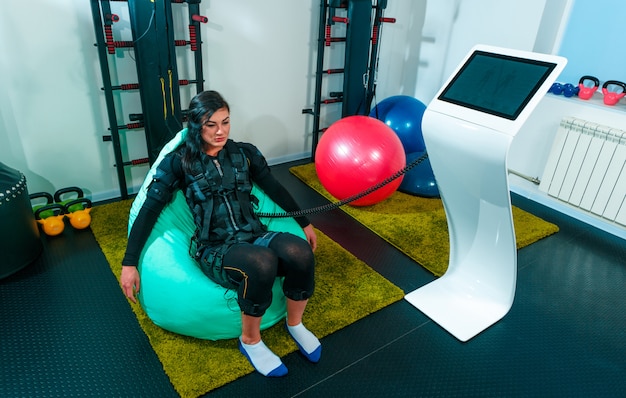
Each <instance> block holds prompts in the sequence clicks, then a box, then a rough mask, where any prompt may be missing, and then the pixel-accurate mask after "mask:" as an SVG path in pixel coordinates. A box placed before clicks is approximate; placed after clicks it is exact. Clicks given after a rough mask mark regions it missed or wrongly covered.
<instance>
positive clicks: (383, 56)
mask: <svg viewBox="0 0 626 398" xmlns="http://www.w3.org/2000/svg"><path fill="white" fill-rule="evenodd" d="M545 1H546V0H528V1H524V2H502V1H499V0H464V1H460V0H431V1H426V0H390V1H389V4H388V8H387V10H386V12H385V16H387V17H393V18H396V19H397V22H396V23H395V24H384V25H383V30H382V37H381V44H380V54H379V55H380V57H379V69H378V74H377V76H376V81H377V94H376V101H381V100H383V99H384V98H387V97H389V96H391V95H397V94H406V95H415V96H416V97H417V98H420V99H422V100H424V101H425V100H426V99H427V98H428V96H429V95H432V94H433V93H434V91H433V90H436V88H438V87H439V85H440V84H441V82H442V81H443V79H444V78H445V77H447V74H448V73H450V71H451V70H452V68H453V67H454V66H455V65H456V63H457V62H458V60H460V59H461V57H462V56H463V55H465V53H466V51H467V49H468V48H469V47H471V45H473V44H476V43H478V42H484V43H487V44H495V45H503V46H508V47H515V48H521V49H532V48H533V44H534V42H535V40H536V36H537V31H538V29H539V25H540V24H543V23H545V21H542V18H541V17H542V10H543V7H544V4H545ZM111 5H112V7H114V8H115V9H114V12H116V13H118V14H120V17H121V20H120V22H118V23H116V24H114V33H115V40H130V39H131V32H130V26H129V23H128V16H127V12H126V11H124V10H125V3H124V2H111ZM200 8H201V13H202V14H203V15H205V16H207V17H208V18H209V23H208V24H204V25H202V31H201V33H202V39H203V46H202V52H203V58H204V68H203V69H204V71H203V72H204V76H205V80H206V81H205V88H207V89H209V88H210V89H216V90H219V91H221V92H222V93H223V94H224V96H225V97H226V98H227V100H228V101H229V102H230V104H231V107H232V116H233V130H232V132H231V133H232V136H233V138H234V139H237V140H246V141H251V142H253V143H255V144H256V145H258V146H259V148H260V149H261V150H262V151H263V152H264V154H265V155H266V157H267V158H268V160H269V161H270V162H273V163H276V162H282V161H287V160H292V159H297V158H303V157H308V156H309V155H310V147H311V129H312V117H311V116H308V115H303V114H302V109H304V108H311V107H312V106H313V101H314V72H315V62H316V49H317V32H318V21H319V15H318V13H319V9H320V3H319V1H318V0H308V1H304V0H299V1H285V0H283V1H277V0H268V1H263V2H260V1H258V0H228V1H216V0H204V1H203V2H202V3H201V6H200ZM2 9H3V10H2V12H0V51H1V52H2V54H3V56H2V57H1V58H0V85H1V87H2V90H0V161H1V162H3V163H5V164H7V165H9V166H11V167H13V168H16V169H18V170H20V171H22V172H23V173H24V174H25V175H26V177H27V181H28V186H29V191H30V192H31V193H32V192H37V191H47V192H51V193H52V192H54V191H56V190H57V189H60V188H63V187H67V186H79V187H81V188H83V189H84V190H85V191H86V192H87V194H88V195H89V196H90V197H92V199H94V200H101V199H106V198H113V197H116V196H119V188H118V183H117V176H116V171H115V167H114V163H115V161H114V158H113V151H112V147H111V143H109V142H103V140H102V137H103V135H107V134H108V131H107V128H108V121H107V114H106V107H105V104H104V95H103V93H102V91H101V87H102V76H101V74H100V67H99V60H98V55H97V50H96V48H95V46H94V43H95V34H94V27H93V21H92V16H91V9H90V5H89V2H87V1H81V2H77V1H75V0H30V1H28V2H17V1H12V2H7V3H6V4H4V3H3V6H2ZM173 10H174V22H175V29H176V31H177V33H176V34H175V36H176V38H187V37H188V33H187V27H186V5H184V4H182V5H180V4H174V5H173ZM433 10H434V11H433ZM442 21H443V23H440V22H442ZM555 23H558V21H555ZM333 29H337V33H336V35H337V36H340V35H341V27H336V28H333ZM327 51H328V52H327V53H326V54H327V55H326V56H325V63H326V67H337V68H340V67H342V51H341V48H340V45H337V46H334V47H333V48H331V49H328V50H327ZM177 54H178V56H179V60H180V62H179V77H180V78H181V79H183V78H191V76H189V74H190V73H191V72H192V70H191V61H190V57H189V52H188V51H185V50H183V49H179V50H177ZM110 62H111V65H112V71H113V73H114V74H117V76H114V84H116V83H117V84H119V83H132V82H135V81H136V72H135V70H134V60H133V57H132V50H118V51H117V52H116V55H115V56H111V59H110ZM186 74H187V75H186ZM115 79H117V82H116V81H115ZM340 79H341V78H340V77H339V76H335V77H332V78H328V79H325V82H324V84H325V90H326V91H325V92H327V91H329V90H334V91H341V80H340ZM181 92H182V98H183V107H185V108H186V105H187V103H188V100H189V98H191V96H192V95H193V94H195V93H194V92H193V89H192V88H190V87H183V88H182V90H181ZM116 101H117V103H118V104H120V105H121V108H122V109H121V110H118V112H119V113H120V115H119V118H120V119H121V120H119V121H120V124H123V123H128V122H129V120H128V118H127V115H128V114H129V113H139V112H141V109H140V106H139V97H138V94H137V93H130V92H127V93H118V94H117V96H116ZM339 115H340V105H337V104H336V105H328V106H326V107H324V109H323V115H322V126H321V127H325V126H324V124H326V125H328V124H330V123H332V122H333V121H335V120H336V119H337V118H338V117H339ZM122 141H123V144H124V145H123V151H124V155H125V158H126V159H136V158H141V157H145V156H146V155H145V153H146V150H145V141H144V138H143V131H142V130H132V131H129V132H127V133H124V134H122ZM127 170H130V171H129V173H128V174H129V178H128V179H127V184H128V186H129V187H134V188H136V187H137V186H138V185H139V184H140V183H141V181H142V179H143V176H144V175H145V172H146V171H147V167H146V166H138V167H133V168H127Z"/></svg>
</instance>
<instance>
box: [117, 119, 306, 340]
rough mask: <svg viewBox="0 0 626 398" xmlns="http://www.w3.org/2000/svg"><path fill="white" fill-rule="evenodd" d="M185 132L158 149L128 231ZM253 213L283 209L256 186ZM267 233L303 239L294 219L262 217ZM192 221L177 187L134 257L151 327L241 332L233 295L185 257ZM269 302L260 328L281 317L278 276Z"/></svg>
mask: <svg viewBox="0 0 626 398" xmlns="http://www.w3.org/2000/svg"><path fill="white" fill-rule="evenodd" d="M186 132H187V129H184V130H182V131H181V132H179V133H178V134H177V135H176V137H174V139H172V140H171V141H170V142H169V143H168V144H167V145H165V147H164V148H163V149H162V151H161V153H160V154H159V157H158V158H157V160H156V161H155V162H154V165H153V166H152V168H151V169H150V171H149V172H148V174H147V176H146V178H145V180H144V182H143V184H142V186H141V188H140V191H139V192H138V194H137V196H136V198H135V200H134V201H133V204H132V206H131V210H130V215H129V222H128V229H129V231H130V228H131V227H132V225H133V222H134V221H135V218H136V217H137V214H138V212H139V209H140V208H141V205H142V204H143V202H144V201H145V198H146V192H147V188H148V186H149V184H150V182H151V181H152V178H153V176H154V173H155V172H156V167H157V165H158V164H159V163H160V161H161V160H162V159H163V157H164V156H165V155H166V154H168V153H169V152H171V151H172V150H174V149H175V148H176V147H177V146H178V145H179V144H180V143H182V141H183V138H184V136H185V134H186ZM253 194H254V195H255V196H256V197H257V198H259V201H260V203H259V209H258V210H257V211H258V212H267V213H273V212H282V211H283V210H282V209H281V208H280V207H279V206H278V205H276V204H275V203H274V202H273V201H272V200H271V199H269V197H268V196H267V195H265V194H264V193H263V191H261V190H260V189H259V188H258V187H256V186H255V187H254V189H253ZM262 221H263V222H264V223H265V224H266V225H267V227H268V229H270V230H272V231H282V232H291V233H293V234H295V235H297V236H300V237H301V238H303V239H306V238H305V235H304V232H303V231H302V228H300V226H299V225H298V223H297V222H296V221H295V220H294V219H293V218H269V219H262ZM194 230H195V225H194V223H193V218H192V215H191V212H190V210H189V207H188V206H187V202H186V201H185V196H184V194H183V193H182V192H181V191H179V192H177V193H176V194H175V197H174V199H173V201H172V202H171V203H170V204H168V205H167V206H166V207H165V209H164V210H163V212H162V213H161V215H160V216H159V219H158V221H157V223H156V225H155V226H154V229H153V230H152V233H151V234H150V237H149V238H148V241H147V242H146V245H145V247H144V249H143V251H142V254H141V257H140V260H139V267H138V270H139V274H140V276H141V289H140V292H139V295H138V297H139V302H140V304H141V306H142V308H143V309H144V311H145V312H146V314H147V315H148V317H149V318H150V319H151V320H152V322H154V323H155V324H156V325H158V326H160V327H162V328H163V329H166V330H169V331H171V332H174V333H178V334H182V335H186V336H192V337H196V338H199V339H207V340H220V339H230V338H235V337H238V336H240V335H241V314H240V310H239V306H238V305H237V300H236V298H237V295H236V292H235V291H233V290H228V289H225V288H223V287H221V286H220V285H218V284H216V283H214V282H212V281H211V280H210V279H209V278H207V277H206V276H205V275H204V274H203V273H202V271H201V270H200V267H199V266H198V264H197V263H196V262H195V261H194V260H193V259H192V258H191V257H190V255H189V244H190V241H191V237H192V235H193V233H194ZM272 292H273V300H272V305H271V306H270V307H269V309H268V310H267V312H266V313H265V315H264V316H263V319H262V322H261V329H267V328H268V327H270V326H272V325H274V324H276V323H277V322H278V321H280V320H281V319H283V318H284V317H285V315H286V302H285V297H284V295H283V291H282V278H277V279H276V282H275V283H274V286H273V290H272Z"/></svg>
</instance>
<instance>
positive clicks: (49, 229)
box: [35, 203, 65, 236]
mask: <svg viewBox="0 0 626 398" xmlns="http://www.w3.org/2000/svg"><path fill="white" fill-rule="evenodd" d="M48 212H52V213H53V214H55V215H50V216H47V217H45V218H42V213H44V214H45V213H48ZM64 213H65V207H63V206H62V205H60V204H58V203H52V204H49V205H45V206H41V207H40V208H38V209H37V210H35V220H37V222H38V223H39V224H41V229H43V232H44V233H45V234H46V235H49V236H57V235H59V234H61V233H62V232H63V230H64V229H65V222H64V221H63V217H64ZM48 214H49V213H48Z"/></svg>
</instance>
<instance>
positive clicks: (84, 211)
mask: <svg viewBox="0 0 626 398" xmlns="http://www.w3.org/2000/svg"><path fill="white" fill-rule="evenodd" d="M72 209H73V210H72ZM90 211H91V200H89V199H87V198H78V199H74V200H70V201H69V202H67V203H65V215H66V216H67V218H69V219H70V224H72V227H74V228H76V229H85V228H87V227H88V226H89V224H91V215H90V214H89V212H90Z"/></svg>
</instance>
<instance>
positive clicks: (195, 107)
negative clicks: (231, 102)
mask: <svg viewBox="0 0 626 398" xmlns="http://www.w3.org/2000/svg"><path fill="white" fill-rule="evenodd" d="M221 108H226V109H227V110H228V111H229V112H230V107H229V106H228V102H226V100H225V99H224V98H223V97H222V96H221V94H220V93H218V92H217V91H203V92H201V93H198V94H197V95H196V96H195V97H193V98H192V99H191V102H190V103H189V110H188V112H187V135H186V136H185V141H184V145H183V146H181V148H180V150H181V154H182V163H183V169H184V170H185V171H191V167H192V165H193V164H194V162H195V161H196V160H198V159H200V155H201V154H202V153H203V151H204V145H205V143H204V140H202V135H201V133H202V125H203V124H204V123H205V122H206V121H207V120H209V119H210V118H211V116H213V113H215V111H217V110H218V109H221Z"/></svg>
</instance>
